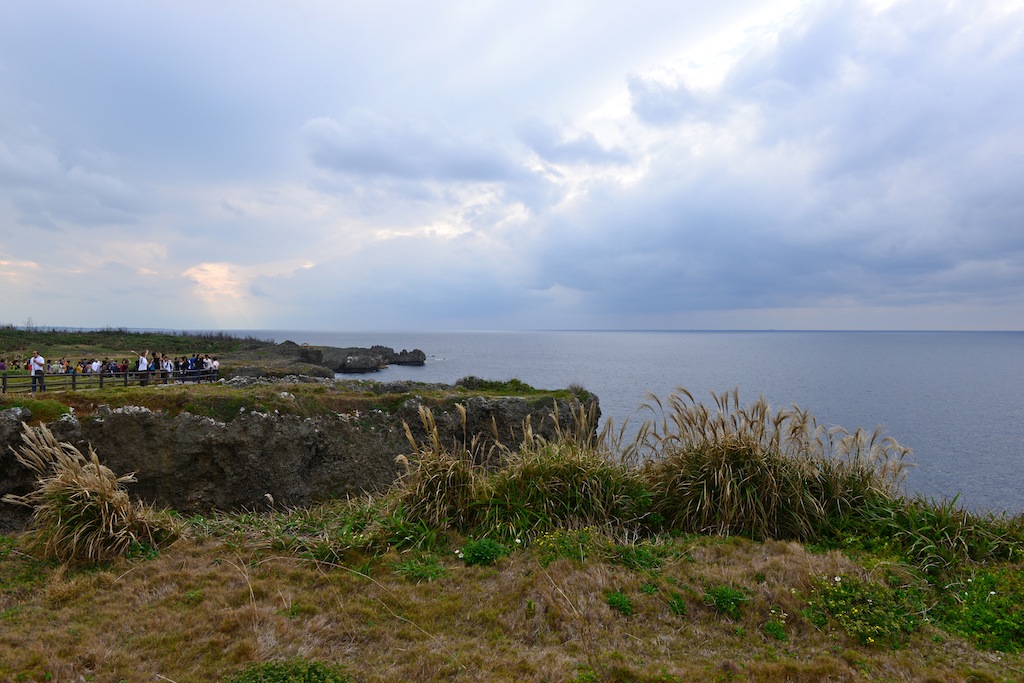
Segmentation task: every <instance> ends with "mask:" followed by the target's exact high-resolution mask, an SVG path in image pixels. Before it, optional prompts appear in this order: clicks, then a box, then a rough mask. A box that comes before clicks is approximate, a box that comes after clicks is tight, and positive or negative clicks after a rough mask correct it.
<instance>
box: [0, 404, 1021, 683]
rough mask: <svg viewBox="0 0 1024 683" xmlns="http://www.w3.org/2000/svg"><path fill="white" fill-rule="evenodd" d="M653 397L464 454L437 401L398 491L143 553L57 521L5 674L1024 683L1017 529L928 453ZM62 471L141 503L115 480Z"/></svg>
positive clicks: (58, 465)
mask: <svg viewBox="0 0 1024 683" xmlns="http://www.w3.org/2000/svg"><path fill="white" fill-rule="evenodd" d="M650 408H651V411H652V417H651V419H649V420H648V421H647V423H646V424H644V425H643V427H642V428H641V429H640V435H639V437H638V438H637V439H636V441H635V442H632V443H630V444H626V445H625V446H623V444H621V443H617V442H616V439H614V438H612V437H611V435H610V434H608V433H605V434H602V435H599V436H598V438H595V437H594V430H593V423H592V422H590V421H589V420H590V418H591V417H592V416H590V415H587V414H586V413H585V412H584V413H581V414H580V415H578V416H577V420H576V423H577V428H576V429H575V430H570V431H565V432H562V433H560V434H559V435H558V436H557V438H555V439H551V440H545V439H542V438H540V437H539V436H537V435H535V434H533V433H532V431H531V429H530V426H529V424H527V425H525V428H524V438H523V441H522V444H521V446H520V447H519V448H518V449H508V448H502V447H500V446H495V445H493V443H491V442H488V443H487V445H485V444H484V442H482V441H479V440H474V439H472V438H467V439H461V440H457V441H456V442H455V443H452V444H447V443H443V442H442V439H441V437H440V436H439V435H438V431H437V429H436V428H435V426H434V424H433V416H432V415H431V413H430V411H429V410H423V411H422V412H421V415H420V420H421V421H422V423H423V426H424V428H425V433H426V434H427V437H426V438H425V439H422V440H418V441H413V442H412V443H411V445H410V451H409V453H408V455H407V456H403V458H404V460H405V465H406V468H405V469H406V473H405V475H404V476H403V477H402V479H401V480H400V481H399V482H398V483H396V485H395V487H394V488H393V489H392V490H391V491H389V492H387V493H386V494H383V495H378V496H367V497H362V498H357V499H351V500H338V501H334V502H332V503H329V504H325V505H322V506H318V507H314V508H309V509H302V510H281V511H277V512H271V513H266V514H256V513H235V514H215V515H211V516H207V517H200V516H196V517H192V518H189V519H178V520H174V524H173V525H172V524H168V525H167V526H159V528H160V529H161V531H160V532H159V533H158V532H156V531H154V530H153V529H155V528H157V527H150V529H151V530H150V531H149V532H148V534H147V533H141V532H139V531H138V529H139V527H138V526H137V525H138V524H139V522H138V519H139V518H136V521H134V522H132V521H130V520H129V519H128V518H127V517H124V518H121V517H118V518H116V519H115V518H111V519H110V520H109V521H107V522H104V523H103V524H102V525H101V526H102V527H103V528H104V529H105V530H108V531H112V532H113V534H112V535H113V536H118V537H121V536H125V535H127V536H132V537H133V538H134V542H131V543H128V544H123V543H122V544H120V545H117V546H116V547H111V548H110V549H109V550H107V551H105V552H103V553H96V552H84V551H82V550H80V549H79V548H80V547H81V546H82V544H83V543H84V544H85V546H86V547H88V546H89V545H90V544H91V545H96V543H95V542H89V541H86V540H85V539H87V538H90V536H89V534H88V533H87V532H86V531H87V530H88V529H93V528H94V527H93V526H90V525H89V524H87V520H91V519H93V518H95V516H96V515H91V514H86V513H84V512H80V513H78V514H76V515H61V514H58V515H50V516H39V517H38V518H37V519H35V520H34V524H33V527H32V528H31V529H30V530H28V531H27V532H25V533H24V534H20V535H18V536H16V537H11V538H0V622H2V626H3V632H4V637H3V638H0V679H2V680H81V679H84V680H93V679H94V680H119V679H123V680H153V679H158V680H176V681H186V680H210V681H216V680H222V681H308V680H316V681H321V680H322V681H409V680H424V681H426V680H440V679H446V680H460V681H470V680H474V681H475V680H516V681H652V682H653V681H662V682H664V681H686V680H722V681H727V680H767V681H799V680H806V681H817V680H837V681H839V680H843V681H858V680H878V681H893V680H906V681H911V680H931V681H961V680H973V681H1004V680H1005V681H1011V680H1020V679H1021V678H1022V677H1024V652H1022V651H1024V563H1022V558H1021V552H1022V550H1024V519H1022V518H1021V517H1020V516H1016V517H1009V516H997V515H991V514H975V513H972V512H970V511H966V510H963V509H961V508H959V507H958V506H957V505H956V501H955V499H954V500H953V501H932V500H925V499H921V498H908V497H905V496H904V495H903V494H902V493H901V490H900V484H901V480H902V474H903V471H904V468H905V466H906V463H905V455H906V453H907V450H906V449H905V448H903V447H901V446H900V445H899V444H896V443H895V442H893V441H892V440H890V439H886V438H883V437H882V435H880V434H877V433H865V432H861V431H855V432H849V433H848V432H845V431H841V430H834V429H833V430H828V429H824V428H822V427H821V426H820V425H817V424H816V422H815V420H814V418H813V416H811V415H810V414H808V413H806V412H803V411H800V410H797V409H792V410H784V411H778V412H772V411H770V410H769V409H768V406H767V405H766V404H765V403H764V402H763V401H756V402H754V403H753V404H751V405H748V406H744V405H742V404H741V403H740V401H739V398H738V394H737V393H736V392H732V393H731V394H722V395H718V396H715V397H714V402H713V404H712V405H710V406H704V405H702V404H700V403H699V402H697V401H695V400H694V399H693V397H692V396H690V395H689V394H686V393H685V392H681V393H680V394H678V395H675V396H672V397H669V399H667V400H666V401H664V402H662V401H658V400H657V399H652V402H651V406H650ZM412 433H413V432H412V430H410V431H409V436H410V439H411V440H412ZM33 438H34V439H36V441H32V439H33ZM28 443H32V444H35V445H33V446H32V448H34V449H36V450H38V451H48V452H51V453H54V454H55V455H53V456H52V457H50V458H49V459H48V458H46V457H43V456H42V455H40V456H39V457H38V461H39V462H40V463H45V466H44V465H42V464H41V465H39V466H38V469H37V471H40V470H45V471H47V472H54V471H56V470H61V469H62V468H65V467H66V468H69V469H71V470H74V471H78V470H82V471H83V472H84V471H85V469H86V468H87V467H91V468H92V469H93V470H95V471H96V472H102V470H101V469H100V468H102V466H101V465H99V463H98V461H97V460H96V459H95V458H94V454H90V455H89V456H82V455H81V454H78V455H77V456H75V455H74V454H68V453H67V451H66V448H65V447H64V446H62V445H60V444H54V443H52V442H48V441H46V440H45V438H43V436H42V432H36V436H35V437H30V438H29V442H28ZM58 456H59V457H58ZM48 468H49V469H48ZM76 468H77V469H76ZM56 480H57V478H55V475H54V474H51V475H49V477H41V478H40V489H39V491H37V493H36V494H33V495H34V496H35V497H33V496H28V497H26V499H25V500H24V501H23V502H27V503H30V504H33V505H35V506H36V509H37V511H38V509H39V508H40V507H45V506H46V505H47V504H48V503H47V500H49V499H48V498H46V496H44V494H43V493H42V491H43V490H44V489H45V488H46V487H47V486H53V485H55V484H51V483H49V482H52V481H56ZM60 481H62V482H64V483H63V484H61V485H62V486H66V487H67V488H68V490H69V491H71V490H75V491H80V490H82V489H83V488H87V487H89V486H92V487H95V488H96V489H97V490H98V489H101V488H103V489H104V490H113V491H114V492H115V493H114V495H115V496H116V486H114V484H115V483H116V481H117V477H116V476H114V474H113V473H109V474H108V473H103V476H102V477H98V478H96V479H94V480H92V483H90V484H85V483H84V478H83V476H80V475H76V477H71V478H70V479H67V480H65V479H60ZM104 487H105V488H104ZM47 495H49V494H47ZM69 495H70V494H69ZM80 498H81V500H82V501H83V504H84V505H86V506H96V507H102V506H103V505H105V504H106V503H105V502H104V501H105V500H107V499H106V498H104V497H103V496H100V495H86V496H82V497H80ZM61 500H63V498H61ZM138 514H139V516H140V517H141V518H142V519H144V520H148V522H149V523H150V524H158V523H159V521H160V519H161V518H160V517H159V516H155V515H156V513H154V512H153V511H146V510H142V509H140V510H139V511H138ZM97 515H98V513H97ZM133 524H134V525H136V526H133ZM40 534H42V536H40ZM40 538H46V539H52V540H50V541H48V542H47V543H49V545H50V546H54V545H61V546H63V547H64V549H63V550H61V551H60V552H54V551H47V550H46V547H47V543H42V544H41V543H40V542H39V539H40ZM58 539H59V540H58Z"/></svg>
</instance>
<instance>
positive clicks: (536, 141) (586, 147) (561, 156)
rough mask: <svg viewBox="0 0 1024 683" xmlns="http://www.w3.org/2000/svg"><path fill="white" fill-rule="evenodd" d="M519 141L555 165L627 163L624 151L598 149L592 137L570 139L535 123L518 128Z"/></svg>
mask: <svg viewBox="0 0 1024 683" xmlns="http://www.w3.org/2000/svg"><path fill="white" fill-rule="evenodd" d="M519 137H520V139H522V140H523V142H525V143H526V144H527V145H528V146H529V147H530V149H532V150H533V151H534V152H536V153H537V155H538V156H540V157H541V158H542V159H544V160H545V161H549V162H551V163H555V164H624V163H626V162H628V161H629V160H630V158H629V155H628V154H627V153H626V151H625V150H623V149H620V148H616V147H608V146H605V145H602V144H601V143H600V142H598V140H597V138H596V137H595V136H594V134H593V133H590V132H583V133H580V134H578V135H576V136H574V137H571V138H570V137H566V136H565V135H563V134H561V133H560V132H559V131H558V130H557V129H556V128H553V127H552V126H549V125H547V124H545V123H543V122H541V121H538V120H533V121H529V122H527V123H524V124H523V125H521V126H520V127H519Z"/></svg>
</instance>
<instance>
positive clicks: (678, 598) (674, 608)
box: [668, 593, 687, 617]
mask: <svg viewBox="0 0 1024 683" xmlns="http://www.w3.org/2000/svg"><path fill="white" fill-rule="evenodd" d="M668 611H669V612H671V613H672V614H674V615H676V616H677V617H685V616H686V611H687V610H686V598H684V597H683V596H682V595H680V594H679V593H672V595H670V596H669V598H668Z"/></svg>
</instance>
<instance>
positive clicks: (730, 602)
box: [704, 586, 747, 619]
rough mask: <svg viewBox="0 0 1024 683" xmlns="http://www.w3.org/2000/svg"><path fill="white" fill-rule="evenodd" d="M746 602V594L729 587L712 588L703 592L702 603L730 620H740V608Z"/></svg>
mask: <svg viewBox="0 0 1024 683" xmlns="http://www.w3.org/2000/svg"><path fill="white" fill-rule="evenodd" d="M746 601H747V596H746V594H745V593H743V591H741V590H737V589H735V588H732V587H731V586H712V587H711V588H708V589H707V590H706V591H704V603H705V604H707V605H710V606H712V607H714V608H715V611H716V612H718V613H719V614H724V615H725V616H727V617H729V618H730V619H739V618H740V607H741V606H742V605H743V603H744V602H746Z"/></svg>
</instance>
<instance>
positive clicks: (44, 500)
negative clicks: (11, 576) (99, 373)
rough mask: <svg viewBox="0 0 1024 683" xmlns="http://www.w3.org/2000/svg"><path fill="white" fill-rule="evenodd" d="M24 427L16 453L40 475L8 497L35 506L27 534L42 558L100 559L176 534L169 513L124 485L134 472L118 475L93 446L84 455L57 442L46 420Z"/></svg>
mask: <svg viewBox="0 0 1024 683" xmlns="http://www.w3.org/2000/svg"><path fill="white" fill-rule="evenodd" d="M23 427H24V432H22V441H24V445H23V446H22V447H21V449H20V450H19V451H18V453H17V458H18V462H20V463H21V464H23V465H24V466H26V467H28V468H29V469H31V470H32V471H34V472H35V473H36V474H37V475H38V478H37V480H36V488H35V489H34V490H33V491H32V492H30V493H28V494H27V495H24V496H15V495H7V496H4V500H5V501H7V502H10V503H16V504H20V505H27V506H29V507H32V508H33V512H32V518H31V520H30V522H29V528H28V533H27V535H26V538H27V540H28V545H29V547H31V548H33V549H34V550H36V551H38V552H39V553H40V554H41V555H42V556H43V557H44V558H46V559H56V560H59V561H65V562H71V561H75V562H92V563H95V562H102V561H105V560H109V559H112V558H114V557H123V556H126V555H128V554H129V553H131V552H133V551H134V550H135V549H138V548H140V547H141V548H145V547H151V548H156V547H158V546H159V545H160V544H161V543H162V542H164V541H167V540H169V539H171V538H174V537H175V536H177V535H178V533H179V532H180V529H179V527H178V525H177V523H175V522H174V521H172V520H171V518H170V517H169V516H167V515H159V514H157V513H156V512H155V511H154V510H153V509H152V508H150V507H147V506H144V505H142V504H141V503H138V502H132V501H131V499H130V498H129V497H128V492H127V491H126V490H125V488H124V486H123V484H125V483H127V482H131V481H135V478H134V476H133V475H130V474H129V475H125V476H121V477H118V476H117V475H115V474H114V473H113V472H112V471H111V470H110V469H108V468H107V467H105V466H104V465H102V464H100V461H99V458H98V457H97V455H96V453H95V451H93V450H92V448H90V449H89V455H88V456H85V455H83V454H82V453H81V452H80V451H79V450H78V449H77V448H75V447H74V446H72V445H71V444H69V443H58V442H57V439H56V438H55V437H54V436H53V434H52V433H51V432H50V430H49V429H47V428H46V426H45V425H43V426H40V427H38V428H32V427H29V426H28V425H23Z"/></svg>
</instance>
